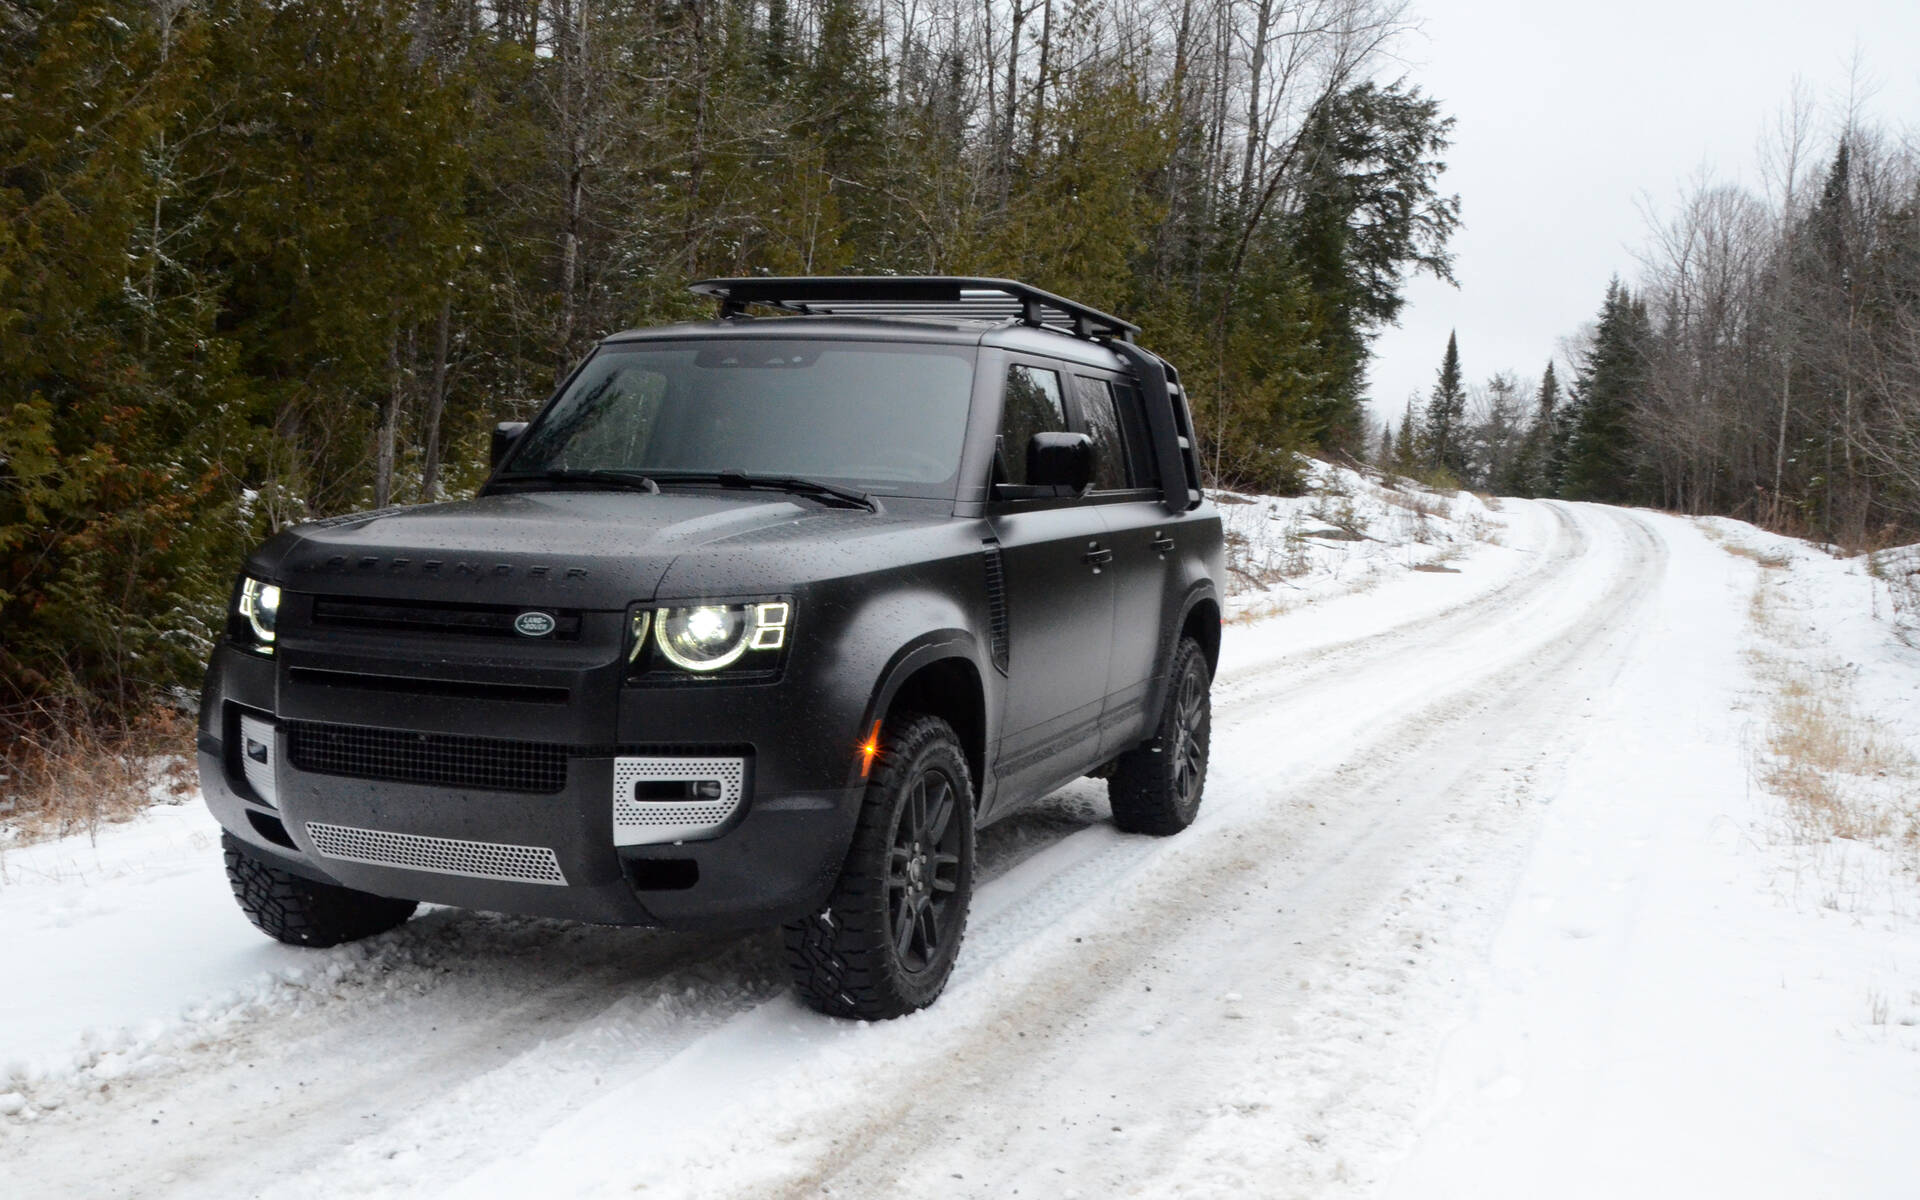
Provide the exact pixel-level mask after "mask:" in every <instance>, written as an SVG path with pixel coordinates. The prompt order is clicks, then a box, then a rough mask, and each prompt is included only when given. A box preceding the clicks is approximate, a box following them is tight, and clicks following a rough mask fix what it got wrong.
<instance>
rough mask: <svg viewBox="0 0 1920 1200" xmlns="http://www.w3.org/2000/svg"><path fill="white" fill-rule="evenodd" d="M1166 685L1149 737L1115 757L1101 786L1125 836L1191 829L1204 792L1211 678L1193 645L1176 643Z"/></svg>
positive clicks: (1196, 644)
mask: <svg viewBox="0 0 1920 1200" xmlns="http://www.w3.org/2000/svg"><path fill="white" fill-rule="evenodd" d="M1167 679H1168V684H1167V703H1166V709H1165V711H1164V712H1162V713H1161V714H1160V724H1159V726H1158V727H1156V728H1155V730H1154V734H1153V737H1152V738H1150V739H1148V740H1147V741H1145V742H1143V743H1141V744H1140V745H1138V746H1136V747H1134V748H1133V749H1132V750H1129V751H1127V752H1126V753H1125V754H1123V755H1121V756H1120V758H1119V761H1118V762H1116V763H1115V764H1114V771H1113V775H1112V777H1111V778H1109V779H1108V780H1107V800H1108V802H1109V803H1110V804H1111V805H1112V807H1113V823H1114V824H1115V825H1118V826H1119V827H1120V828H1121V829H1124V830H1126V831H1127V832H1128V833H1150V834H1154V835H1155V836H1158V837H1165V836H1167V835H1168V834H1174V833H1179V832H1180V831H1181V830H1182V829H1185V828H1186V827H1187V826H1189V825H1191V824H1193V818H1194V817H1195V816H1196V815H1197V814H1198V813H1199V811H1200V796H1201V793H1202V792H1204V791H1205V790H1206V786H1207V747H1208V744H1209V742H1210V741H1211V738H1212V732H1213V705H1212V702H1211V700H1210V698H1209V696H1208V690H1209V687H1210V685H1211V683H1212V673H1211V672H1210V671H1209V670H1208V669H1207V656H1206V653H1205V652H1204V651H1203V650H1201V649H1200V643H1199V642H1196V641H1194V640H1193V639H1192V638H1181V639H1180V643H1179V645H1177V646H1175V647H1174V651H1173V662H1172V664H1171V665H1170V667H1169V669H1168V671H1167Z"/></svg>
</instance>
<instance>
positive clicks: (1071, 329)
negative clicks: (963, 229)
mask: <svg viewBox="0 0 1920 1200" xmlns="http://www.w3.org/2000/svg"><path fill="white" fill-rule="evenodd" d="M688 290H689V291H691V292H693V293H695V294H696V295H700V296H709V297H711V298H713V299H715V300H718V301H719V302H720V315H721V316H722V317H738V316H744V315H746V311H747V307H748V306H749V305H759V306H761V307H764V308H777V309H781V310H783V311H786V312H794V313H815V314H819V315H823V316H825V315H837V316H843V317H936V318H944V319H947V320H962V321H1008V320H1012V321H1018V322H1020V323H1021V324H1023V325H1031V326H1033V327H1034V328H1036V329H1042V328H1044V329H1053V330H1057V331H1059V332H1062V333H1070V334H1072V335H1073V336H1075V337H1081V338H1087V339H1089V340H1094V339H1101V338H1114V339H1118V340H1119V341H1123V342H1130V341H1132V340H1133V335H1134V334H1136V333H1139V332H1140V327H1139V326H1138V325H1133V324H1130V323H1128V322H1126V321H1122V320H1121V319H1120V318H1119V317H1115V316H1111V315H1109V314H1107V313H1103V312H1101V311H1100V310H1099V309H1097V308H1088V307H1087V306H1086V305H1084V304H1078V303H1075V302H1074V301H1072V300H1069V299H1067V298H1066V297H1064V296H1056V295H1054V294H1053V293H1052V292H1043V291H1041V290H1040V289H1039V288H1036V287H1028V286H1027V285H1026V284H1024V283H1019V282H1016V281H1015V280H1012V279H978V278H974V277H971V276H964V275H814V276H789V277H779V276H768V277H763V278H751V279H703V280H701V281H700V282H699V283H696V284H693V285H692V286H691V287H690V288H689V289H688Z"/></svg>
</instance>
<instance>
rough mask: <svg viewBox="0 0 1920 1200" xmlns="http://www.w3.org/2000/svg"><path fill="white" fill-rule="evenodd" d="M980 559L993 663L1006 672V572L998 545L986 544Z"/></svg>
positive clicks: (996, 667)
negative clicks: (984, 572) (983, 575)
mask: <svg viewBox="0 0 1920 1200" xmlns="http://www.w3.org/2000/svg"><path fill="white" fill-rule="evenodd" d="M980 557H981V561H982V562H983V563H984V565H985V566H986V571H987V630H988V634H989V636H990V637H991V639H992V646H991V647H990V648H991V650H992V653H993V665H994V667H995V669H997V670H998V671H999V672H1000V673H1001V674H1002V675H1005V674H1006V673H1007V572H1006V568H1005V567H1004V566H1002V565H1001V562H1000V547H998V546H995V545H993V544H991V543H989V544H988V546H987V549H986V551H985V553H983V554H982V555H981V556H980Z"/></svg>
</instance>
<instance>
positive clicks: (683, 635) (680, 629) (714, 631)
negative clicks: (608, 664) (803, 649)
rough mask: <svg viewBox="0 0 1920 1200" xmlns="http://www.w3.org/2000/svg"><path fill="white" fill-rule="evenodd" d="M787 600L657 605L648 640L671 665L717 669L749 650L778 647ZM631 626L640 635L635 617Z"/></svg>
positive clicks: (641, 629) (784, 635)
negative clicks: (691, 605)
mask: <svg viewBox="0 0 1920 1200" xmlns="http://www.w3.org/2000/svg"><path fill="white" fill-rule="evenodd" d="M792 611H793V606H792V605H790V604H788V603H787V602H786V601H784V600H776V601H771V602H768V603H764V604H702V605H698V606H696V607H692V608H663V609H661V610H660V612H659V615H658V617H657V618H656V619H655V621H654V644H655V645H657V646H659V647H660V653H661V655H662V656H663V657H665V658H666V660H667V661H668V662H670V663H672V664H673V665H674V666H676V667H681V668H684V669H685V670H688V671H702V672H705V671H718V670H720V669H721V668H723V667H729V666H732V665H733V664H734V663H736V662H738V661H739V660H740V658H741V656H742V655H744V654H746V653H747V652H748V651H752V650H779V649H781V648H782V647H783V646H785V645H786V644H787V619H788V617H789V615H791V613H792ZM634 632H635V634H636V635H637V636H638V637H645V636H646V634H645V626H644V625H643V624H642V623H641V622H640V621H639V620H638V619H636V620H635V623H634Z"/></svg>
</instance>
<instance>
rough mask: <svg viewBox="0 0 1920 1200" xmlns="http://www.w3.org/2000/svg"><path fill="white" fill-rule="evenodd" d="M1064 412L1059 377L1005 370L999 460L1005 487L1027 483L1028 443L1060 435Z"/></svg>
mask: <svg viewBox="0 0 1920 1200" xmlns="http://www.w3.org/2000/svg"><path fill="white" fill-rule="evenodd" d="M1066 428H1067V413H1066V409H1065V408H1064V407H1063V406H1062V405H1061V403H1060V376H1059V375H1057V374H1055V373H1054V372H1052V371H1047V370H1043V369H1041V368H1039V367H1029V366H1027V365H1026V364H1024V363H1016V364H1014V365H1013V366H1011V367H1008V368H1007V398H1006V404H1005V405H1004V406H1003V409H1002V412H1001V416H1000V459H1001V465H1002V467H1003V469H1004V470H1005V473H1006V481H1007V482H1008V483H1021V484H1024V483H1026V482H1027V443H1028V442H1029V441H1030V440H1032V438H1033V435H1034V434H1036V433H1062V432H1065V430H1066Z"/></svg>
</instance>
